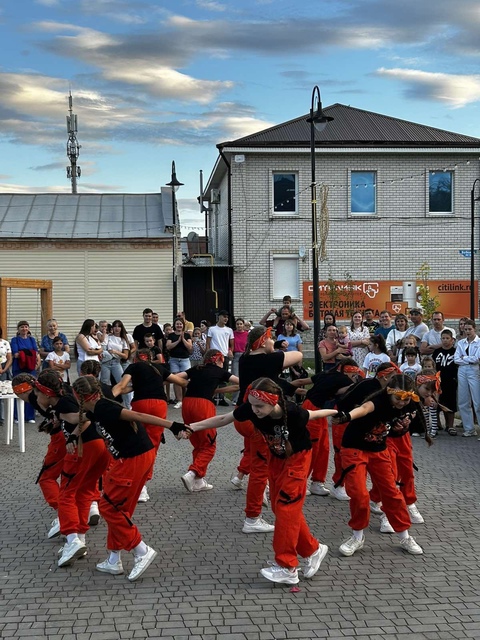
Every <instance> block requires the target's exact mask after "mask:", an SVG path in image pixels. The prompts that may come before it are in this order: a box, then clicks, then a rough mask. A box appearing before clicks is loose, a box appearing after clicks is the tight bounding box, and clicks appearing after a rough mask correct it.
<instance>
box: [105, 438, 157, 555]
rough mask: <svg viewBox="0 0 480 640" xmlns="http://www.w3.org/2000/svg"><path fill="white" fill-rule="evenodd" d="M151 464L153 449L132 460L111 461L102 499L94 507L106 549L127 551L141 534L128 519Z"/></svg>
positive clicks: (139, 538) (150, 470)
mask: <svg viewBox="0 0 480 640" xmlns="http://www.w3.org/2000/svg"><path fill="white" fill-rule="evenodd" d="M154 463H155V449H150V451H147V452H146V453H142V454H141V455H139V456H135V457H134V458H120V459H119V460H115V462H114V463H113V465H112V466H111V467H110V469H109V470H108V472H107V474H106V475H105V477H104V480H103V496H102V497H101V498H100V502H99V504H98V507H99V511H100V514H101V516H102V518H104V520H105V522H106V523H107V527H108V533H107V549H108V550H109V551H120V550H121V549H125V550H126V551H131V550H132V549H133V548H134V547H136V546H137V545H138V544H140V542H141V541H142V535H141V533H140V531H139V530H138V528H137V526H136V525H134V524H133V522H132V521H131V517H132V516H133V513H134V511H135V507H136V506H137V501H138V497H139V495H140V492H141V490H142V487H143V485H144V484H145V482H146V481H147V477H148V475H149V474H151V472H152V467H153V465H154Z"/></svg>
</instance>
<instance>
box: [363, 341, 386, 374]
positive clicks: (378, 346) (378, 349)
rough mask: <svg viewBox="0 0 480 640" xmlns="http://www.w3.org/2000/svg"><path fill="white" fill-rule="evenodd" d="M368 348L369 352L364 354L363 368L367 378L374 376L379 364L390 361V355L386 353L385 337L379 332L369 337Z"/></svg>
mask: <svg viewBox="0 0 480 640" xmlns="http://www.w3.org/2000/svg"><path fill="white" fill-rule="evenodd" d="M368 348H369V350H370V353H367V355H366V356H365V360H364V361H363V370H364V372H365V375H366V377H367V378H374V377H375V373H376V371H377V369H378V367H379V365H381V364H382V363H383V362H390V357H389V356H388V355H387V348H386V346H385V338H384V337H383V336H382V335H381V334H378V335H376V336H375V335H373V336H371V337H370V342H369V345H368Z"/></svg>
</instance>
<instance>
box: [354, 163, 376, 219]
mask: <svg viewBox="0 0 480 640" xmlns="http://www.w3.org/2000/svg"><path fill="white" fill-rule="evenodd" d="M350 184H351V188H350V212H351V213H353V214H362V213H363V214H373V213H376V211H377V207H376V174H375V171H352V172H351V174H350Z"/></svg>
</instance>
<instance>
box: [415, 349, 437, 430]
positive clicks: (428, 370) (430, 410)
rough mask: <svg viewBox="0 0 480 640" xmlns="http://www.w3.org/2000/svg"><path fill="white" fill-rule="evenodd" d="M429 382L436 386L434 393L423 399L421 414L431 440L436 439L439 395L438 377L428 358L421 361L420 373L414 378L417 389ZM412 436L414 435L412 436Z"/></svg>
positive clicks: (432, 363) (431, 359)
mask: <svg viewBox="0 0 480 640" xmlns="http://www.w3.org/2000/svg"><path fill="white" fill-rule="evenodd" d="M428 381H431V382H433V383H434V384H435V385H436V393H435V394H432V395H431V396H429V397H428V398H424V399H423V413H424V416H425V422H426V423H427V433H428V435H429V436H430V437H431V438H436V437H437V432H438V397H439V393H440V375H437V373H436V368H435V362H434V360H433V358H431V357H430V356H425V357H424V358H423V361H422V371H421V372H420V373H419V374H418V375H417V377H416V383H417V387H420V386H421V385H422V384H425V383H426V382H428ZM412 435H414V434H412Z"/></svg>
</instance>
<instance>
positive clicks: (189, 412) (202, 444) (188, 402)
mask: <svg viewBox="0 0 480 640" xmlns="http://www.w3.org/2000/svg"><path fill="white" fill-rule="evenodd" d="M216 413H217V412H216V409H215V405H214V404H213V402H211V401H210V400H206V399H205V398H189V397H188V396H187V397H186V398H184V399H183V403H182V417H183V421H184V422H185V424H190V423H192V422H200V420H205V419H206V418H213V416H215V415H216ZM190 442H191V444H192V446H193V453H192V456H193V461H192V464H191V465H190V466H189V467H188V470H189V471H194V472H195V474H196V475H197V476H198V477H199V478H204V477H205V476H206V474H207V468H208V465H209V464H210V462H211V461H212V459H213V456H214V455H215V451H216V450H217V430H216V429H205V430H204V431H196V432H195V433H192V435H191V436H190Z"/></svg>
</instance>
